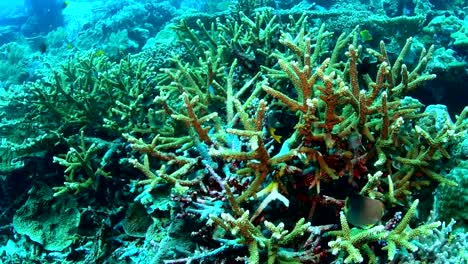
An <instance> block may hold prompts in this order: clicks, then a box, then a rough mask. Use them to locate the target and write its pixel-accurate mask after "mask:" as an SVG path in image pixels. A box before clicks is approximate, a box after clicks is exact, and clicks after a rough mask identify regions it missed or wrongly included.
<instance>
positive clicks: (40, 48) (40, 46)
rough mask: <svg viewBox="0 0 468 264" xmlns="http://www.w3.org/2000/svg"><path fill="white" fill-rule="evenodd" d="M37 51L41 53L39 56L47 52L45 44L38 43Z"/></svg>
mask: <svg viewBox="0 0 468 264" xmlns="http://www.w3.org/2000/svg"><path fill="white" fill-rule="evenodd" d="M38 48H39V51H40V52H41V54H44V53H46V52H47V44H46V43H45V42H41V43H39V47H38Z"/></svg>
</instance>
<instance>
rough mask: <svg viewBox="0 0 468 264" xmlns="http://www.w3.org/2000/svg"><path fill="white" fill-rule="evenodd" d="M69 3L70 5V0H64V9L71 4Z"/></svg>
mask: <svg viewBox="0 0 468 264" xmlns="http://www.w3.org/2000/svg"><path fill="white" fill-rule="evenodd" d="M69 5H70V0H65V1H63V3H62V9H65V8H67V6H69Z"/></svg>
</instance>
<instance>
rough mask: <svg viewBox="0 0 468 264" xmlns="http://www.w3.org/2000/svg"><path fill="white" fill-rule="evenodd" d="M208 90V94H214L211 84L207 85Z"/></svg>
mask: <svg viewBox="0 0 468 264" xmlns="http://www.w3.org/2000/svg"><path fill="white" fill-rule="evenodd" d="M208 92H209V93H210V95H212V96H214V95H215V90H214V88H213V85H211V84H210V86H208Z"/></svg>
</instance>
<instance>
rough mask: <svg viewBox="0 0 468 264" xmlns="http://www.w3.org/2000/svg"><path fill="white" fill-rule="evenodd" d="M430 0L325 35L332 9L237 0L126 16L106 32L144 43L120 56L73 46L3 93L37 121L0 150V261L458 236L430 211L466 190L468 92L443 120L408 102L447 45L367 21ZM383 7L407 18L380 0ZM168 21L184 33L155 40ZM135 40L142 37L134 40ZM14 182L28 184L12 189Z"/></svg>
mask: <svg viewBox="0 0 468 264" xmlns="http://www.w3.org/2000/svg"><path fill="white" fill-rule="evenodd" d="M265 2H268V3H265ZM318 2H320V1H318ZM331 2H333V3H334V2H335V1H331ZM338 2H340V1H338ZM356 2H359V1H356ZM383 2H385V1H383ZM419 2H421V3H419ZM419 2H418V3H417V4H415V5H416V8H415V10H416V11H415V12H418V15H417V16H412V17H408V16H405V15H401V16H396V17H388V16H389V14H387V15H384V13H379V15H378V16H377V18H376V17H373V18H372V19H369V20H366V21H364V22H363V23H354V24H353V26H352V27H349V26H347V27H346V28H345V30H343V31H341V32H332V29H333V31H337V30H336V29H337V27H338V26H337V25H336V24H334V23H332V22H331V21H330V20H333V19H332V18H333V16H336V15H338V14H339V11H337V10H339V9H336V10H335V11H333V12H335V13H333V12H331V11H330V12H331V13H327V12H325V11H323V10H322V11H321V9H320V8H318V7H317V5H318V4H319V3H318V4H317V3H314V4H307V3H306V2H302V3H300V4H298V5H297V6H295V1H285V2H284V3H282V5H283V6H285V8H286V7H288V8H289V7H290V8H291V9H283V10H276V9H273V8H271V6H272V5H274V4H273V3H276V2H275V1H239V2H238V3H236V4H235V5H232V6H231V9H229V11H225V12H220V13H216V15H206V14H205V15H202V14H196V15H187V14H184V15H180V14H179V15H178V17H177V18H176V19H174V20H173V21H172V22H171V23H169V24H167V25H166V26H165V28H164V29H162V30H161V31H159V34H158V35H159V36H160V39H158V37H156V39H153V40H148V42H147V45H145V47H144V48H141V47H139V44H138V43H140V42H142V41H143V40H142V38H143V39H144V36H143V35H144V34H143V33H141V32H142V31H144V29H142V28H119V27H117V29H115V30H116V32H114V33H112V34H114V38H115V37H116V36H117V35H118V34H117V32H124V31H125V32H126V33H127V34H125V38H131V37H134V38H137V39H138V41H136V39H135V40H129V41H127V42H129V43H130V42H131V43H132V44H128V45H127V46H128V47H124V48H122V49H120V51H115V52H112V53H109V52H108V51H106V50H105V49H93V50H91V51H83V52H80V53H78V54H77V55H76V56H72V57H70V58H69V59H68V60H67V61H66V62H65V63H64V64H62V65H61V66H60V67H58V68H51V69H50V70H48V71H45V72H44V76H41V77H40V78H37V79H36V80H34V81H31V82H26V83H24V84H22V85H21V86H12V88H11V89H19V90H20V91H23V93H21V96H16V97H14V98H13V96H11V95H2V97H5V98H7V99H9V100H8V101H7V100H5V101H7V102H8V103H5V104H4V105H2V109H21V111H24V112H25V113H27V117H21V116H17V114H12V115H9V116H6V117H5V118H4V121H5V122H4V123H2V128H3V130H2V131H3V132H2V133H4V134H7V133H10V134H13V133H14V131H15V128H14V126H15V125H18V124H19V126H18V127H19V128H24V129H25V130H24V131H28V132H23V133H22V134H17V135H16V136H15V137H9V138H8V139H7V140H4V141H2V145H1V151H2V153H4V154H2V159H1V164H0V167H1V168H2V169H1V173H2V175H5V176H2V177H1V178H0V179H1V180H2V181H4V182H5V185H4V187H2V188H3V191H4V192H5V194H6V195H5V196H6V199H5V201H15V202H11V204H10V205H8V206H6V204H5V205H4V204H2V205H1V206H2V207H5V215H6V217H11V218H12V219H13V220H12V221H11V223H12V224H11V226H12V227H13V228H12V229H11V230H10V231H8V232H10V233H11V234H18V235H17V236H15V237H8V239H3V238H2V240H0V241H2V242H3V241H4V242H5V246H4V247H2V248H0V257H2V258H4V259H5V260H6V261H7V262H8V261H10V262H11V263H13V262H15V263H16V262H24V261H42V262H44V263H46V262H45V261H47V262H50V263H66V262H70V263H91V262H93V263H123V262H125V263H252V264H255V263H271V264H274V263H390V262H392V263H407V262H405V261H407V260H408V259H411V260H412V261H415V263H417V261H419V260H421V258H422V257H421V256H424V255H429V256H433V257H434V258H439V257H438V256H439V255H438V254H436V253H431V252H429V249H430V248H431V247H430V246H429V245H428V244H429V243H431V242H428V241H431V240H434V239H439V240H442V239H450V238H446V237H447V236H448V233H449V232H452V227H455V226H456V225H455V221H454V220H451V219H450V218H451V217H450V214H449V213H447V212H444V213H442V211H443V209H441V208H437V210H432V209H433V208H432V206H433V203H434V205H436V206H442V205H447V206H448V204H450V208H460V206H459V205H457V204H456V203H455V202H453V201H454V200H453V199H454V198H453V197H450V194H448V192H453V190H457V192H458V193H463V188H464V185H463V182H464V181H463V179H461V178H462V177H463V175H462V174H463V173H455V172H459V171H462V169H459V168H458V167H460V166H462V165H463V164H465V163H466V162H465V163H464V162H463V159H466V157H468V155H465V154H466V153H465V150H464V146H465V145H466V138H467V135H466V130H467V128H468V121H467V116H466V115H467V113H468V107H464V108H463V109H462V110H461V111H460V112H459V114H458V115H455V116H453V115H452V117H451V116H450V114H449V113H448V111H447V110H446V108H444V107H438V106H431V107H427V108H426V106H425V105H424V104H423V103H421V102H420V100H418V99H416V96H415V94H417V91H418V90H421V89H425V87H426V86H427V85H428V84H431V83H434V82H436V80H437V78H438V77H437V75H436V74H435V73H432V72H431V70H432V69H437V67H435V66H434V64H433V61H434V58H433V57H435V56H436V55H437V54H438V53H437V52H438V50H439V49H440V47H439V46H437V45H436V46H435V45H431V44H429V43H424V42H422V41H421V40H420V39H421V37H418V36H416V33H415V36H411V34H408V31H406V32H405V34H400V35H398V36H395V37H387V38H382V40H381V41H379V40H375V39H374V36H373V34H374V33H373V32H372V31H369V30H368V29H367V28H370V29H373V28H372V27H370V26H369V25H370V24H371V23H377V22H376V21H377V20H379V19H380V21H382V20H385V19H387V20H385V21H387V22H388V23H383V22H380V24H379V23H377V24H375V25H376V26H375V27H376V28H374V29H375V30H376V32H375V37H382V31H387V30H388V31H398V30H397V29H395V28H394V27H398V26H400V27H403V26H405V25H407V24H411V25H414V23H419V22H418V20H417V19H423V17H424V16H423V14H424V12H425V10H426V11H427V9H426V7H427V5H428V4H429V3H428V2H427V3H426V2H425V1H419ZM423 2H424V3H423ZM167 4H168V5H169V3H167ZM179 4H180V3H179ZM223 4H228V3H224V2H223V3H219V4H218V5H214V4H209V5H208V4H207V5H206V7H205V8H207V9H209V10H217V8H219V7H220V6H223ZM338 4H339V3H334V4H330V5H331V6H328V4H327V5H325V7H326V8H330V9H331V10H333V9H334V8H337V6H336V5H338ZM161 5H162V4H161ZM362 5H363V4H357V3H356V6H357V7H359V8H361V7H362ZM137 7H138V8H143V7H142V6H137ZM137 7H135V8H137ZM150 7H151V5H150V4H147V5H145V6H144V9H145V10H146V9H148V8H150ZM301 7H302V8H305V9H307V10H306V11H304V12H298V11H297V9H298V8H299V9H300V8H301ZM325 7H323V8H325ZM384 7H386V8H388V10H392V12H396V13H398V8H397V7H394V9H392V6H385V5H382V6H381V7H379V6H378V5H376V4H372V8H373V9H376V10H381V11H384ZM359 8H358V9H357V11H356V12H360V13H359V15H360V16H363V17H364V14H367V13H366V12H367V11H364V10H365V9H362V10H361V9H359ZM379 8H380V9H379ZM164 10H166V9H164ZM167 10H172V9H167ZM359 10H360V11H359ZM342 12H343V16H344V17H345V16H346V14H347V13H346V12H345V11H342ZM390 13H391V12H390ZM416 18H417V19H416ZM148 19H149V18H148ZM362 19H364V18H362ZM158 21H159V20H158ZM353 22H355V21H353ZM359 24H361V26H360V25H359ZM362 24H364V25H366V27H367V28H363V27H362ZM132 25H133V24H132ZM395 25H396V26H395ZM379 30H381V31H380V32H379ZM408 30H410V29H408ZM434 30H435V29H434ZM136 32H140V33H141V34H143V35H139V34H136ZM148 32H149V31H148ZM88 34H91V33H89V32H88ZM135 34H136V35H135ZM111 36H112V35H111ZM168 36H171V38H170V39H173V40H177V41H174V42H172V43H169V42H164V40H165V39H167V38H168ZM389 39H391V40H390V41H389ZM151 43H153V44H151ZM426 44H427V45H426ZM122 45H123V44H122ZM457 45H458V44H457ZM128 48H130V50H134V49H136V50H137V51H135V52H134V54H125V55H124V54H123V50H127V49H128ZM140 48H141V50H138V49H140ZM127 52H128V50H127ZM437 56H439V55H437ZM436 59H439V57H437V58H436ZM14 87H15V88H14ZM12 91H13V90H12ZM444 109H445V111H444ZM453 118H454V121H452V119H453ZM9 131H10V132H9ZM11 131H13V132H11ZM459 174H461V175H459ZM15 177H17V178H19V179H23V180H24V181H25V182H27V184H25V185H24V186H23V185H21V186H20V185H18V183H15V184H13V181H15ZM465 178H466V177H465ZM16 185H18V186H16ZM38 186H39V187H38ZM28 189H30V191H29V193H28ZM38 190H39V191H41V192H44V190H46V192H47V199H46V200H44V198H43V197H40V195H39V194H38V193H37V192H38ZM449 190H452V191H449ZM433 192H437V195H436V198H435V201H434V200H433V194H432V193H433ZM13 193H17V194H16V195H14V194H13ZM16 196H18V197H21V198H20V199H16V200H15V197H16ZM28 197H29V198H28ZM460 199H461V198H460ZM43 200H44V201H45V202H44V201H43ZM63 201H67V202H66V204H68V205H70V204H71V205H72V207H70V208H65V207H66V206H65V204H64V202H63ZM39 204H45V205H46V206H47V207H48V210H45V209H44V208H43V209H41V208H39V207H40V206H39ZM31 205H35V206H33V207H34V208H33V209H34V210H32V209H31V208H29V207H31ZM36 207H37V208H36ZM28 208H29V209H28ZM26 209H27V210H26ZM431 210H432V214H431V216H430V217H429V215H430V211H431ZM438 210H439V213H437V211H438ZM15 211H16V212H15ZM435 214H438V215H435ZM453 215H454V217H456V220H457V221H458V223H459V225H458V226H456V227H457V228H458V229H459V231H458V232H460V234H458V235H456V236H457V237H464V236H466V235H465V234H466V233H463V232H464V228H465V225H466V219H465V218H463V214H461V213H459V214H453ZM57 217H58V218H67V217H68V218H70V217H72V218H73V221H72V222H73V223H72V222H70V221H68V223H63V224H61V223H60V219H58V218H57ZM429 219H430V220H429ZM449 221H450V224H449V225H448V226H447V225H446V224H445V223H443V222H447V223H448V222H449ZM440 226H441V229H439V227H440ZM0 230H2V232H7V231H3V229H0ZM447 230H449V231H447ZM56 233H58V234H61V235H60V237H56V238H57V239H56V240H57V241H54V240H53V239H51V238H52V237H54V235H53V234H56ZM0 234H1V233H0ZM434 234H436V235H434ZM454 236H455V235H454ZM441 243H442V242H441ZM447 243H449V244H450V242H447ZM462 243H463V242H460V241H458V240H457V241H456V243H454V244H453V247H451V246H450V245H448V244H444V243H442V244H441V245H440V246H438V248H441V249H442V250H444V252H445V251H447V253H446V255H448V256H452V255H457V254H452V253H453V252H448V251H450V250H452V248H453V250H459V249H460V248H461V247H462V246H461V244H462ZM28 244H32V245H34V246H35V247H37V248H39V249H41V250H43V251H41V250H40V251H37V250H35V251H33V252H31V251H28V250H30V248H31V247H27V246H26V245H28ZM437 245H438V244H437ZM12 252H13V253H12ZM441 254H445V253H442V252H441ZM465 254H466V253H465ZM451 259H452V258H451ZM453 259H460V258H459V257H454V258H453ZM462 259H463V257H462ZM465 260H466V256H465ZM457 261H458V260H457ZM418 263H419V262H418ZM454 263H455V262H454Z"/></svg>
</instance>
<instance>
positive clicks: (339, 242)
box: [328, 200, 440, 263]
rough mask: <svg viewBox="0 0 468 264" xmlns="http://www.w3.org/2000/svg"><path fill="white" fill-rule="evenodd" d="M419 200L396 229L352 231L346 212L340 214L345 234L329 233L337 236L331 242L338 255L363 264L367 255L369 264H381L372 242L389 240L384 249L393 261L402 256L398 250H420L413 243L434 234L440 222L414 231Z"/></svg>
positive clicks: (333, 250)
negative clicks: (378, 261)
mask: <svg viewBox="0 0 468 264" xmlns="http://www.w3.org/2000/svg"><path fill="white" fill-rule="evenodd" d="M418 204H419V200H415V201H414V202H413V203H412V204H411V207H410V208H409V209H408V211H407V212H406V214H405V216H404V217H403V219H402V220H401V221H400V223H399V224H398V225H397V226H396V227H395V228H394V229H392V230H386V229H385V227H384V226H382V225H378V226H375V227H372V228H370V229H364V230H363V229H359V228H352V229H350V227H349V225H348V222H347V220H346V217H345V215H344V213H343V212H341V213H340V222H341V231H333V232H329V233H328V234H329V235H333V236H336V237H337V238H336V239H335V240H332V241H330V242H329V243H328V246H330V248H331V250H332V253H333V254H334V255H337V254H340V256H341V257H344V254H345V252H346V253H347V254H348V256H347V257H346V258H345V259H344V262H345V263H361V262H363V261H364V257H363V256H362V253H364V254H366V255H367V257H368V259H369V263H377V257H376V255H375V253H374V252H373V251H372V250H371V247H370V246H369V243H371V242H375V241H385V242H386V243H387V245H386V246H384V247H383V248H382V249H384V250H386V251H387V252H388V255H387V259H388V260H389V261H392V260H393V259H394V258H395V256H396V254H397V253H398V250H397V248H404V249H407V250H409V251H411V252H414V251H416V250H417V249H418V247H417V246H416V244H414V243H412V240H413V239H415V238H417V237H421V236H426V235H429V234H432V231H433V230H434V229H435V228H437V227H439V226H440V222H433V223H429V224H424V225H420V226H418V227H416V228H410V227H409V223H410V221H411V219H412V218H413V216H414V214H415V212H416V208H417V206H418Z"/></svg>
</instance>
